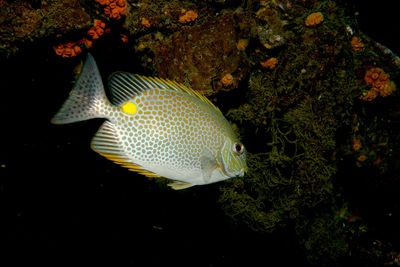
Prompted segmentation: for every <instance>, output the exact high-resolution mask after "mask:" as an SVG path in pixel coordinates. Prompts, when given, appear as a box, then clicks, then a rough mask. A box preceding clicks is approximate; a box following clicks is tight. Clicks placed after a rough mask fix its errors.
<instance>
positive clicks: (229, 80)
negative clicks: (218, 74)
mask: <svg viewBox="0 0 400 267" xmlns="http://www.w3.org/2000/svg"><path fill="white" fill-rule="evenodd" d="M221 83H222V84H223V86H225V87H228V86H231V85H232V83H233V76H232V74H230V73H228V74H225V75H224V77H222V79H221Z"/></svg>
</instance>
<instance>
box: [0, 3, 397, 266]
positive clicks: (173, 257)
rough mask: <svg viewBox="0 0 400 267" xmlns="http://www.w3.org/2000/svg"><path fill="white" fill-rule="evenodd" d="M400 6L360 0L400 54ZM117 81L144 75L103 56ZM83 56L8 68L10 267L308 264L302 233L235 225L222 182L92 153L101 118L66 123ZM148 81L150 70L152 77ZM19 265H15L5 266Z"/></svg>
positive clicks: (39, 47)
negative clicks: (192, 183) (148, 170)
mask: <svg viewBox="0 0 400 267" xmlns="http://www.w3.org/2000/svg"><path fill="white" fill-rule="evenodd" d="M393 2H394V1H379V3H378V2H377V1H368V2H366V1H362V0H357V1H354V2H351V1H349V4H348V5H349V7H352V6H353V5H355V6H356V10H358V11H360V15H359V22H360V28H361V29H362V30H363V31H364V32H366V33H367V34H369V35H370V36H371V37H373V38H374V39H376V40H378V41H379V42H381V43H383V44H385V45H387V46H388V47H390V48H392V49H393V50H394V51H400V47H399V44H400V42H399V33H400V30H399V27H398V25H399V22H398V10H397V9H395V8H394V7H393V6H391V5H393ZM91 52H92V53H93V55H94V57H95V58H96V60H97V62H98V65H99V68H100V70H101V72H102V74H103V75H104V76H103V77H107V75H108V74H110V73H111V72H112V71H116V70H124V71H130V72H140V71H141V70H140V69H138V68H137V66H136V65H135V58H133V57H132V58H127V57H126V50H124V49H120V50H115V49H111V48H109V44H101V43H100V44H98V45H97V46H96V47H95V48H94V49H92V50H91ZM78 61H79V59H73V60H65V59H62V58H59V57H57V56H56V55H55V53H54V52H53V50H52V49H51V45H50V44H48V43H46V42H43V43H38V44H32V45H30V46H29V47H27V48H26V49H24V50H23V51H22V52H21V53H19V54H17V55H16V56H15V57H13V58H11V59H10V60H9V61H7V62H1V63H0V67H1V98H0V102H1V104H0V108H1V114H2V126H1V133H2V134H1V136H2V138H1V153H0V164H1V168H0V179H1V180H0V205H1V208H0V218H1V223H2V224H3V225H2V226H1V231H0V240H1V243H2V244H3V245H5V246H6V249H5V250H3V251H2V252H1V253H2V256H1V257H0V264H1V261H3V263H5V262H6V261H8V263H12V264H14V265H17V264H18V263H29V264H32V263H38V264H42V265H53V266H59V265H61V264H65V263H69V264H74V265H76V264H90V265H95V264H96V265H99V264H104V263H108V264H112V265H113V266H150V265H160V266H164V265H167V264H172V265H173V266H176V265H178V266H261V265H259V264H257V263H260V262H261V263H262V264H263V265H270V264H271V262H275V263H279V264H280V265H288V264H302V263H305V256H304V255H303V253H302V249H301V248H300V246H299V245H298V244H297V241H296V240H293V239H292V236H295V235H294V233H290V232H279V231H278V232H276V233H274V234H273V235H268V236H266V235H262V234H257V233H251V232H248V231H246V230H243V229H240V230H239V229H238V228H237V227H235V226H234V225H233V224H232V223H231V222H230V221H229V219H228V218H227V217H225V216H224V214H223V213H222V211H221V210H220V207H219V206H218V205H217V204H216V202H217V198H218V185H209V186H203V187H195V188H192V189H188V190H184V191H172V190H170V189H167V188H165V187H163V186H160V185H158V184H156V183H154V182H149V181H148V179H147V178H145V177H143V176H141V175H137V174H135V173H133V172H129V171H127V170H125V169H122V168H120V167H119V166H117V165H114V164H113V163H112V162H110V161H107V160H106V159H104V158H102V157H101V156H99V155H98V154H96V153H95V152H93V151H92V150H91V149H90V147H89V144H90V140H91V138H92V137H93V135H94V134H95V133H96V131H97V129H98V128H99V126H100V125H101V123H102V121H101V120H92V121H87V122H81V123H76V124H70V125H64V126H55V125H51V124H50V119H51V117H52V116H53V115H54V114H55V112H56V111H57V110H58V108H59V107H60V106H61V104H62V103H63V101H64V100H65V98H66V97H67V95H68V92H69V90H70V89H71V88H72V84H71V81H72V80H73V72H72V70H73V68H74V66H75V65H76V63H77V62H78ZM143 74H146V73H143ZM2 266H12V265H2Z"/></svg>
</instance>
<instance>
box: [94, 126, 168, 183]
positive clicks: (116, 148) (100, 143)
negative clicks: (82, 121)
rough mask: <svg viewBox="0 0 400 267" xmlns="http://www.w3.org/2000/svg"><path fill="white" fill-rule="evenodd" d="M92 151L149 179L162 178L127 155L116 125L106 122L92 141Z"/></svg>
mask: <svg viewBox="0 0 400 267" xmlns="http://www.w3.org/2000/svg"><path fill="white" fill-rule="evenodd" d="M91 147H92V149H93V150H94V151H96V152H97V153H99V154H100V155H102V156H104V157H106V158H107V159H109V160H111V161H114V162H115V163H117V164H120V165H121V166H122V167H125V168H128V169H129V170H130V171H135V172H138V173H140V174H143V175H145V176H147V177H161V176H160V175H158V174H155V173H153V172H150V171H148V170H145V169H144V168H142V167H141V166H139V165H137V164H135V163H133V162H132V161H131V160H130V159H129V157H128V156H127V155H126V153H125V151H124V149H123V147H122V145H121V143H120V140H119V138H118V134H117V131H116V129H115V127H114V125H113V124H112V123H111V122H109V121H105V122H104V123H103V125H102V126H101V127H100V129H99V130H98V131H97V133H96V135H95V136H94V137H93V139H92V145H91Z"/></svg>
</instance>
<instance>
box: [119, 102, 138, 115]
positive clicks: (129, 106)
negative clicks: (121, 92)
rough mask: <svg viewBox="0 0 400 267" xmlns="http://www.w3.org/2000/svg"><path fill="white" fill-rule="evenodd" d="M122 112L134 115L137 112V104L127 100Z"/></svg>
mask: <svg viewBox="0 0 400 267" xmlns="http://www.w3.org/2000/svg"><path fill="white" fill-rule="evenodd" d="M121 108H122V112H124V113H126V114H130V115H134V114H135V113H136V112H137V106H136V105H135V104H133V103H132V102H127V103H126V104H124V105H123V106H122V107H121Z"/></svg>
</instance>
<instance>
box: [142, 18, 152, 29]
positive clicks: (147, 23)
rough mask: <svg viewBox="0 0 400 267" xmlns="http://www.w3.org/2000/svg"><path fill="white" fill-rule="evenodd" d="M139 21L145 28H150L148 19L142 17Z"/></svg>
mask: <svg viewBox="0 0 400 267" xmlns="http://www.w3.org/2000/svg"><path fill="white" fill-rule="evenodd" d="M141 22H142V25H143V26H145V27H146V28H150V27H151V24H150V21H149V20H148V19H146V18H142V21H141Z"/></svg>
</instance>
